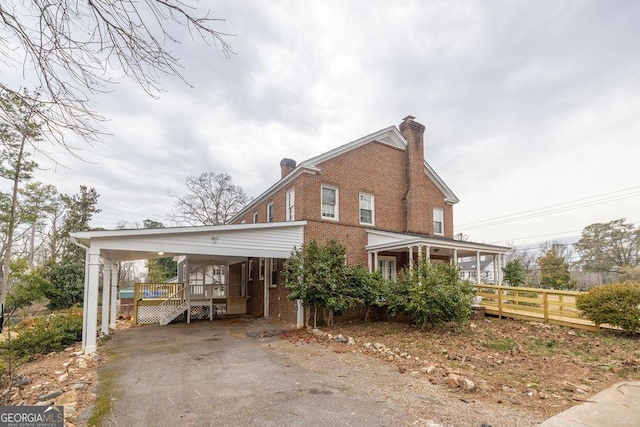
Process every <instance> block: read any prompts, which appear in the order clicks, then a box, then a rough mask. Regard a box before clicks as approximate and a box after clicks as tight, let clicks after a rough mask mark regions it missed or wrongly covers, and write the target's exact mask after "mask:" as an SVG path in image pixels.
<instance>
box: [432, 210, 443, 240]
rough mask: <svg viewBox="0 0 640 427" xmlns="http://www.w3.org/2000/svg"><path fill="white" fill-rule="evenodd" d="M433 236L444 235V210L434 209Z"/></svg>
mask: <svg viewBox="0 0 640 427" xmlns="http://www.w3.org/2000/svg"><path fill="white" fill-rule="evenodd" d="M433 234H444V210H443V209H440V208H433Z"/></svg>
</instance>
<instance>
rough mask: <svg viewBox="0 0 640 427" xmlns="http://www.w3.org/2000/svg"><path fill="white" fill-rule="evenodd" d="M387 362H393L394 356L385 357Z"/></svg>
mask: <svg viewBox="0 0 640 427" xmlns="http://www.w3.org/2000/svg"><path fill="white" fill-rule="evenodd" d="M387 360H388V361H389V362H393V361H394V360H395V357H394V356H389V357H387Z"/></svg>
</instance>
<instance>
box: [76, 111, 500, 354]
mask: <svg viewBox="0 0 640 427" xmlns="http://www.w3.org/2000/svg"><path fill="white" fill-rule="evenodd" d="M424 131H425V127H424V126H423V125H422V124H420V123H418V122H416V121H415V120H414V117H411V116H408V117H406V118H405V119H404V120H403V121H402V123H400V125H399V126H398V127H395V126H389V127H387V128H384V129H382V130H379V131H377V132H374V133H372V134H370V135H367V136H364V137H362V138H360V139H357V140H355V141H352V142H350V143H348V144H345V145H342V146H339V147H337V148H335V149H333V150H331V151H328V152H326V153H323V154H320V155H318V156H316V157H313V158H311V159H308V160H305V161H303V162H301V163H299V164H297V163H296V162H295V161H294V160H291V159H288V158H285V159H283V160H282V161H281V162H280V171H281V178H280V180H279V181H278V182H276V183H275V184H273V185H272V186H271V187H269V188H268V189H267V190H266V191H265V192H264V193H262V194H261V195H260V196H258V197H257V198H255V199H254V200H253V201H252V202H251V203H249V204H248V205H247V206H246V207H245V208H244V209H242V211H241V212H239V213H238V214H237V215H236V216H235V217H234V218H233V219H232V220H231V223H230V224H228V225H219V226H202V227H174V228H163V229H136V230H100V231H87V232H78V233H73V234H72V238H73V239H74V240H75V241H76V243H77V244H78V245H79V246H81V247H83V248H85V249H86V267H85V268H86V274H85V310H84V312H85V318H84V322H83V350H84V351H85V352H86V353H92V352H94V351H95V349H96V337H97V333H98V325H97V319H98V295H99V288H100V284H101V283H102V284H103V286H102V289H103V292H102V319H101V327H100V331H101V332H102V333H104V334H109V330H110V328H114V327H115V319H116V311H115V306H116V293H117V288H118V283H117V279H118V276H117V263H118V262H121V261H128V260H138V259H150V258H160V257H167V256H173V257H176V259H178V260H179V263H178V271H177V273H178V274H177V276H178V280H177V283H166V284H147V283H141V284H138V285H136V286H137V287H136V294H135V295H136V296H135V298H134V299H135V304H136V308H135V309H134V311H135V313H134V317H135V318H136V321H138V322H145V321H146V322H147V323H158V322H159V323H160V324H167V323H169V322H171V321H175V319H178V318H186V321H187V322H188V321H189V320H190V319H192V318H194V319H198V318H203V317H206V316H208V317H209V319H213V315H214V313H215V314H222V313H225V314H242V313H248V314H251V315H256V316H265V317H272V318H279V319H282V320H284V321H288V322H292V323H296V324H297V325H298V326H302V323H303V313H302V304H301V302H300V301H289V300H288V299H287V294H288V291H287V289H286V288H285V287H284V286H283V283H282V277H281V274H280V271H281V269H282V265H283V263H284V261H285V260H286V259H287V258H288V257H289V256H290V254H291V251H292V250H293V249H294V248H296V247H300V246H301V245H303V244H304V243H306V242H310V241H312V240H316V241H318V242H320V243H324V242H326V241H327V240H328V239H337V240H340V241H341V242H342V243H343V244H344V245H345V246H346V247H347V262H348V263H350V264H364V265H367V266H368V267H369V269H370V270H374V269H379V270H381V271H382V273H383V275H384V276H385V277H386V278H388V279H394V278H395V276H396V273H397V272H398V271H399V270H400V269H401V268H403V267H405V266H409V267H410V266H412V265H413V263H414V262H415V261H416V260H417V259H418V258H419V257H426V258H427V259H429V260H430V262H432V263H438V262H450V263H457V260H458V259H459V258H462V257H475V258H476V259H477V260H480V258H481V257H484V258H485V259H486V258H488V257H490V258H491V259H492V260H494V262H493V266H494V277H496V281H497V283H498V284H499V283H501V274H500V271H501V269H500V267H501V265H502V263H503V258H504V254H505V253H506V252H507V251H508V248H505V247H501V246H492V245H485V244H481V243H473V242H467V241H456V240H454V239H453V235H454V231H453V205H455V204H456V203H458V198H457V197H456V195H455V194H454V193H453V192H452V191H451V189H450V188H449V187H448V186H447V185H446V184H445V183H444V181H443V180H442V179H441V178H440V177H439V176H438V174H437V173H436V172H435V171H434V170H433V168H432V167H431V166H430V165H429V164H428V163H427V162H426V161H425V159H424ZM478 265H479V263H478ZM477 277H478V280H480V274H479V273H478V275H477ZM145 316H146V317H145ZM145 319H146V320H145Z"/></svg>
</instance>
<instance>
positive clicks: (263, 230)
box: [71, 221, 306, 262]
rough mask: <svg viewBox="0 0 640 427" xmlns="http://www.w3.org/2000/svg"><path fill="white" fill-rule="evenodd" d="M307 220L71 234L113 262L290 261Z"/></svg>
mask: <svg viewBox="0 0 640 427" xmlns="http://www.w3.org/2000/svg"><path fill="white" fill-rule="evenodd" d="M304 225H306V221H290V222H271V223H260V224H234V225H212V226H199V227H171V228H143V229H133V230H98V231H82V232H76V233H71V237H72V238H73V239H74V240H75V241H76V243H78V244H79V245H81V246H84V247H87V248H90V250H92V251H95V252H98V251H99V254H100V256H102V257H103V258H106V259H108V260H110V261H112V262H119V261H132V260H139V259H150V258H161V257H169V256H179V255H187V256H192V257H202V258H207V259H220V260H226V261H229V262H233V261H234V260H237V261H241V260H243V259H245V258H247V257H265V258H288V257H289V255H290V254H291V251H292V249H293V248H294V247H300V246H301V245H302V244H303V241H304Z"/></svg>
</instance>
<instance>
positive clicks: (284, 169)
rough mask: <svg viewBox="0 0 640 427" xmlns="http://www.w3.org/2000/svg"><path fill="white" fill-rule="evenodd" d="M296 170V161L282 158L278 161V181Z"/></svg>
mask: <svg viewBox="0 0 640 427" xmlns="http://www.w3.org/2000/svg"><path fill="white" fill-rule="evenodd" d="M295 168H296V161H295V160H293V159H287V158H284V159H282V160H280V179H282V178H284V177H285V176H287V175H289V174H290V173H291V171H293V170H294V169H295Z"/></svg>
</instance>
